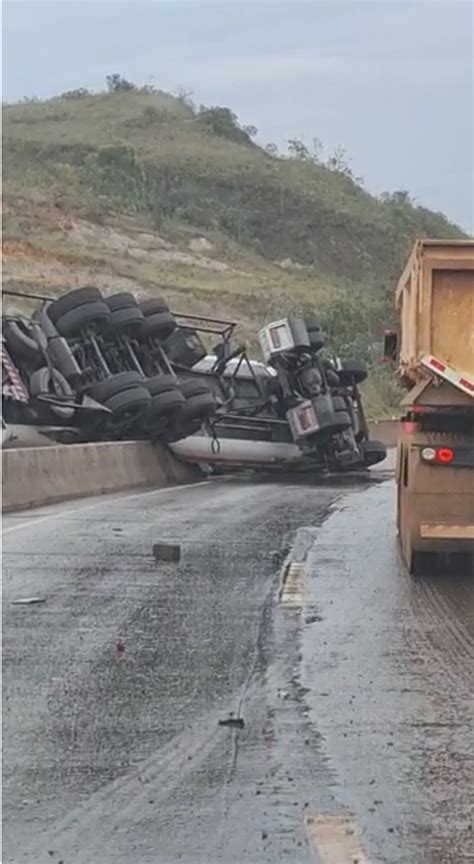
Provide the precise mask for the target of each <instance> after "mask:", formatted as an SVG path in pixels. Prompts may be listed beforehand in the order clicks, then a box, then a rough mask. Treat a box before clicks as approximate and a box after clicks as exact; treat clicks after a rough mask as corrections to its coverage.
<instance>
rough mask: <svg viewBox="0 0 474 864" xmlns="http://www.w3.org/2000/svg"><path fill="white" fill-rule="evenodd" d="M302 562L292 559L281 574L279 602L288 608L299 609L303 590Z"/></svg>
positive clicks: (301, 603)
mask: <svg viewBox="0 0 474 864" xmlns="http://www.w3.org/2000/svg"><path fill="white" fill-rule="evenodd" d="M304 583H305V579H304V564H303V563H301V562H298V561H293V563H292V564H289V565H287V568H286V570H285V573H284V574H283V585H282V589H281V593H280V603H281V605H282V606H285V607H286V608H288V609H301V608H302V606H303V600H304V590H305V584H304Z"/></svg>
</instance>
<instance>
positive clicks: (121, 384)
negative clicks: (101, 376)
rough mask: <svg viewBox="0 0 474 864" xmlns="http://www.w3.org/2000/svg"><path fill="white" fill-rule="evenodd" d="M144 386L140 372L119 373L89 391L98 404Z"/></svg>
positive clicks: (93, 386) (94, 385)
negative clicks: (124, 391) (132, 388)
mask: <svg viewBox="0 0 474 864" xmlns="http://www.w3.org/2000/svg"><path fill="white" fill-rule="evenodd" d="M142 385H143V386H144V379H143V378H142V376H141V375H140V373H139V372H119V373H118V375H112V377H111V378H107V379H106V380H105V381H99V382H98V384H93V385H92V387H91V388H90V390H89V395H90V396H91V397H92V399H95V400H96V401H97V402H103V401H104V400H105V399H109V398H110V397H111V396H115V394H116V393H121V392H122V391H123V390H129V389H130V388H131V387H141V386H142Z"/></svg>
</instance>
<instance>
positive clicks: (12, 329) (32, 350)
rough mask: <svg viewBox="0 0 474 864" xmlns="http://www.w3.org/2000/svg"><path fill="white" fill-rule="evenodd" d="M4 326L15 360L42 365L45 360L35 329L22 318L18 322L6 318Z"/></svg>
mask: <svg viewBox="0 0 474 864" xmlns="http://www.w3.org/2000/svg"><path fill="white" fill-rule="evenodd" d="M2 325H3V326H2V332H3V335H4V337H5V342H6V344H7V348H8V349H9V351H11V353H12V355H13V357H14V358H15V357H16V358H18V360H24V361H25V362H27V363H31V364H33V365H37V364H38V363H41V361H42V359H43V355H42V353H41V349H40V348H39V345H38V343H37V342H36V339H35V338H34V336H33V333H34V331H33V329H32V328H31V327H30V326H29V325H28V324H27V323H26V322H25V321H22V319H21V318H18V319H17V320H15V319H13V318H4V319H3V321H2Z"/></svg>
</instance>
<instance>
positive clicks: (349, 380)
mask: <svg viewBox="0 0 474 864" xmlns="http://www.w3.org/2000/svg"><path fill="white" fill-rule="evenodd" d="M337 375H338V377H339V380H340V382H341V384H342V386H343V387H348V386H351V385H353V384H362V381H365V379H366V378H367V375H368V372H367V368H366V366H365V365H364V363H359V361H358V360H348V361H347V362H346V363H343V364H342V369H338V370H337Z"/></svg>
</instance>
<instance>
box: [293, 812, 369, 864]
mask: <svg viewBox="0 0 474 864" xmlns="http://www.w3.org/2000/svg"><path fill="white" fill-rule="evenodd" d="M304 826H305V831H306V836H307V837H308V840H309V843H310V846H311V847H312V848H313V850H314V851H315V852H317V854H318V855H319V857H320V859H321V861H322V862H323V864H370V861H369V858H368V857H367V852H366V851H365V850H364V848H363V846H362V842H361V839H360V832H359V830H358V827H357V823H356V822H355V820H354V818H353V817H352V816H351V815H350V814H347V813H345V812H343V813H316V814H313V815H309V816H306V818H305V821H304Z"/></svg>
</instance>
